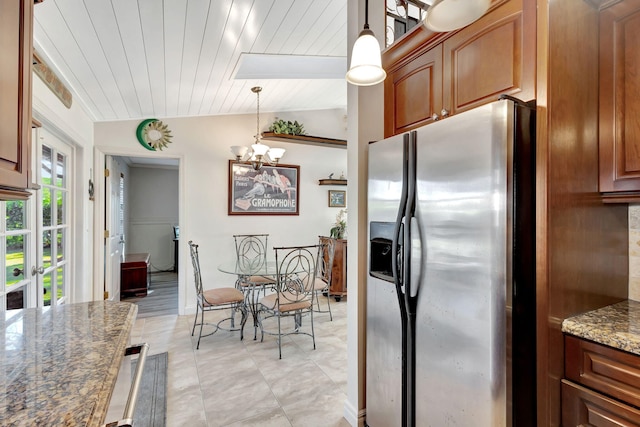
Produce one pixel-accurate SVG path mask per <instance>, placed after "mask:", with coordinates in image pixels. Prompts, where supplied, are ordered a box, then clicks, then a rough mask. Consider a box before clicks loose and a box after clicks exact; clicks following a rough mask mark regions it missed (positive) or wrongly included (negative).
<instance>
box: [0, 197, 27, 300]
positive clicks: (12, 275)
mask: <svg viewBox="0 0 640 427" xmlns="http://www.w3.org/2000/svg"><path fill="white" fill-rule="evenodd" d="M30 203H31V202H30V201H29V200H16V201H7V202H0V206H1V207H2V208H4V211H5V217H4V221H2V223H1V224H0V236H1V239H2V245H1V246H0V250H2V251H3V252H4V257H3V258H4V269H3V271H2V273H1V274H2V275H3V279H4V283H5V286H4V289H3V290H2V292H0V295H1V296H2V297H3V298H2V300H3V302H2V309H4V310H15V309H21V308H26V307H32V306H33V305H34V304H35V294H34V293H33V287H32V286H31V274H30V273H29V269H28V268H26V269H25V266H29V265H31V264H32V262H31V260H32V259H33V257H32V255H31V254H32V253H33V252H32V251H30V245H31V242H32V233H31V228H30V223H29V220H30V214H29V207H30ZM25 271H26V274H25ZM0 311H2V310H0Z"/></svg>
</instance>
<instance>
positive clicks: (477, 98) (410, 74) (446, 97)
mask: <svg viewBox="0 0 640 427" xmlns="http://www.w3.org/2000/svg"><path fill="white" fill-rule="evenodd" d="M535 17H536V2H535V0H508V1H507V0H497V1H494V2H493V5H492V9H491V10H490V11H489V12H488V13H487V14H486V15H485V16H483V17H482V18H481V19H479V20H478V21H476V22H474V23H473V24H471V25H469V26H467V27H465V28H463V29H461V30H459V31H457V32H452V33H438V34H436V33H432V32H430V31H429V30H426V29H425V27H424V26H423V25H421V26H418V27H416V28H415V29H414V30H412V31H411V32H410V33H409V34H408V35H407V36H405V37H404V38H402V39H400V40H399V41H398V42H397V44H394V45H393V46H391V47H390V48H389V49H387V50H386V51H385V52H384V53H383V58H382V61H383V67H384V68H385V70H386V71H387V78H386V80H385V83H384V97H385V100H384V116H385V123H384V134H385V137H389V136H392V135H397V134H399V133H402V132H406V131H409V130H411V129H414V128H417V127H419V126H422V125H426V124H429V123H431V122H433V121H434V120H440V119H443V118H446V117H447V116H449V115H452V114H458V113H461V112H462V111H466V110H469V109H472V108H474V107H477V106H480V105H483V104H486V103H489V102H492V101H495V100H497V99H498V97H499V96H500V95H501V94H509V95H514V96H517V97H519V98H521V99H523V100H525V101H528V100H531V99H534V98H535V53H536V52H535V38H536V32H535V31H536V28H535Z"/></svg>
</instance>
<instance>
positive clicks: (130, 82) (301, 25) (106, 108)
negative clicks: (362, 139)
mask: <svg viewBox="0 0 640 427" xmlns="http://www.w3.org/2000/svg"><path fill="white" fill-rule="evenodd" d="M34 48H35V50H36V51H37V52H38V54H39V55H40V56H41V57H42V58H43V59H44V60H45V61H46V62H47V63H48V64H49V65H50V66H51V67H52V68H53V69H54V70H56V72H57V74H58V76H60V77H61V79H62V80H63V81H64V82H65V83H66V84H67V85H68V87H69V88H70V90H71V91H72V93H73V97H74V102H80V103H81V104H83V105H84V106H85V109H86V110H87V111H88V112H89V113H90V114H91V115H92V118H93V119H94V120H95V121H107V120H125V119H138V118H148V117H156V118H162V117H181V116H202V115H216V114H241V113H255V111H256V95H255V94H253V93H252V92H251V90H250V88H251V87H252V86H262V87H263V91H262V93H261V94H260V111H265V112H267V111H273V112H281V111H295V110H311V109H327V108H346V103H347V93H346V92H347V86H346V82H345V80H344V78H343V77H340V78H313V79H310V78H300V79H273V78H270V79H266V78H261V79H260V78H256V79H246V80H240V79H234V75H235V71H236V68H237V66H238V63H239V59H240V57H241V54H243V53H244V54H247V53H251V54H257V53H260V54H274V55H311V56H323V57H342V58H346V55H347V0H322V1H318V0H47V1H45V2H43V3H40V4H37V5H36V6H35V19H34ZM344 64H345V65H344V68H345V69H344V71H345V72H346V60H345V62H344ZM258 71H259V70H258Z"/></svg>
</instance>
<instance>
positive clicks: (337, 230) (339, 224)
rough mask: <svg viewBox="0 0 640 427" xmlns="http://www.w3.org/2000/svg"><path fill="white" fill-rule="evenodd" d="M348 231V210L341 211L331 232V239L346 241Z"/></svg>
mask: <svg viewBox="0 0 640 427" xmlns="http://www.w3.org/2000/svg"><path fill="white" fill-rule="evenodd" d="M346 231H347V210H346V209H340V212H338V215H336V222H335V223H334V224H333V227H331V230H329V237H331V238H332V239H344V237H345V234H346Z"/></svg>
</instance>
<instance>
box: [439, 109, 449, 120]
mask: <svg viewBox="0 0 640 427" xmlns="http://www.w3.org/2000/svg"><path fill="white" fill-rule="evenodd" d="M440 115H441V116H442V117H443V118H444V117H447V116H448V115H449V110H447V109H446V108H443V109H442V111H440Z"/></svg>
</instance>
